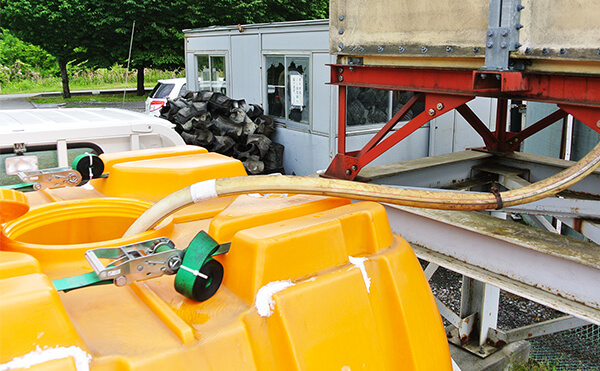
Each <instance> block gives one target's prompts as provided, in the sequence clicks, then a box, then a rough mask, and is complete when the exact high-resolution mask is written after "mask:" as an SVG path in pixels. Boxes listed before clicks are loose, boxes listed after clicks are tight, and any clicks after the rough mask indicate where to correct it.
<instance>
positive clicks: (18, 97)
mask: <svg viewBox="0 0 600 371" xmlns="http://www.w3.org/2000/svg"><path fill="white" fill-rule="evenodd" d="M31 96H33V94H9V95H0V110H7V109H27V108H34V107H33V104H31V103H29V101H28V100H27V98H29V97H31Z"/></svg>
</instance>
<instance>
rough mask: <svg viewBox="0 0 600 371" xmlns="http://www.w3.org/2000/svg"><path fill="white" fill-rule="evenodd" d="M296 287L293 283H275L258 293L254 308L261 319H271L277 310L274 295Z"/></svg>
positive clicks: (270, 283)
mask: <svg viewBox="0 0 600 371" xmlns="http://www.w3.org/2000/svg"><path fill="white" fill-rule="evenodd" d="M291 286H294V284H293V283H292V281H290V280H286V281H273V282H269V283H267V284H266V285H264V286H263V287H261V288H260V289H259V290H258V292H257V293H256V299H255V301H254V306H255V307H256V311H257V312H258V314H259V315H260V316H261V317H269V316H270V315H271V314H273V310H275V300H273V295H275V294H276V293H278V292H279V291H282V290H285V289H287V288H288V287H291Z"/></svg>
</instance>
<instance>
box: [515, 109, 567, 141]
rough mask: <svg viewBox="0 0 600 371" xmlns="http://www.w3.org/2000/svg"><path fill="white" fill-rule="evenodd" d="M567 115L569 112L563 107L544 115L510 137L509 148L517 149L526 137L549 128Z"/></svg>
mask: <svg viewBox="0 0 600 371" xmlns="http://www.w3.org/2000/svg"><path fill="white" fill-rule="evenodd" d="M566 116H567V113H566V112H565V111H564V110H562V109H560V110H558V111H556V112H553V113H551V114H549V115H548V116H546V117H544V118H543V119H541V120H540V121H538V122H536V123H535V124H533V125H531V126H529V127H528V128H526V129H524V130H521V131H520V132H519V133H518V134H516V135H514V136H513V137H512V138H511V139H509V141H508V149H509V150H511V151H514V150H516V149H517V148H519V145H521V143H522V142H523V140H525V138H528V137H530V136H532V135H533V134H535V133H537V132H539V131H541V130H543V129H545V128H547V127H548V126H550V125H552V124H554V123H555V122H556V121H558V120H561V119H563V118H565V117H566Z"/></svg>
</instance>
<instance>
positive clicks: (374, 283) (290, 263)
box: [0, 148, 452, 370]
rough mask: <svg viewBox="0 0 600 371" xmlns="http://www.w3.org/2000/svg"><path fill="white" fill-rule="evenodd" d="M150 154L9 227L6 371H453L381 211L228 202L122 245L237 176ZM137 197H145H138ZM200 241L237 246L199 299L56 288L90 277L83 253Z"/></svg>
mask: <svg viewBox="0 0 600 371" xmlns="http://www.w3.org/2000/svg"><path fill="white" fill-rule="evenodd" d="M190 151H191V152H192V153H189V152H190ZM145 156H146V155H145V154H144V153H137V154H136V153H126V154H125V153H124V154H123V157H122V158H119V156H118V155H112V156H111V161H112V162H111V164H112V165H111V171H110V172H109V176H108V177H107V178H103V179H96V180H94V181H92V182H91V185H92V187H93V188H92V187H89V186H88V187H86V188H83V189H82V188H81V187H80V188H77V189H67V188H64V189H57V190H45V191H44V192H32V193H28V194H27V199H28V201H29V205H30V206H31V210H29V211H28V212H26V213H25V214H24V215H22V216H18V214H19V213H16V214H15V215H13V216H12V217H11V218H10V219H12V220H11V221H8V220H4V221H3V224H2V231H1V235H0V238H1V240H0V242H1V245H0V344H2V346H1V347H0V367H2V366H3V365H10V364H11V362H12V364H13V365H15V364H16V365H20V366H21V367H24V365H27V366H30V367H31V368H30V369H33V370H65V369H66V370H68V369H71V370H76V369H80V368H81V366H82V365H83V366H88V365H89V367H90V369H92V370H160V369H176V370H187V369H189V370H191V369H215V370H221V369H241V370H288V369H295V370H329V369H337V370H356V369H367V370H396V369H406V370H450V369H451V368H452V366H451V361H450V353H449V349H448V343H447V339H446V335H445V332H444V329H443V324H442V321H441V318H440V315H439V313H438V311H437V306H436V304H435V300H434V298H433V295H432V294H431V291H430V289H429V285H428V283H427V280H426V278H425V276H424V273H423V271H422V269H421V266H420V264H419V263H418V260H417V259H416V257H415V255H414V253H413V251H412V249H411V248H410V245H409V244H408V243H407V242H406V241H404V240H403V239H402V238H400V237H398V236H395V235H393V234H392V233H391V230H390V227H389V222H388V220H387V215H386V212H385V209H384V208H383V207H382V206H381V205H380V204H378V203H374V202H359V203H354V204H351V203H350V202H349V200H346V199H339V198H331V197H321V196H308V195H284V196H275V197H272V196H271V197H270V196H269V195H262V196H248V195H243V196H237V197H226V198H223V199H218V200H212V201H209V202H206V203H200V204H196V205H194V206H190V207H188V208H185V209H182V210H180V211H178V212H177V213H175V214H173V215H172V216H171V217H169V218H167V219H165V220H164V221H163V222H162V223H160V224H159V225H158V226H156V227H155V228H154V229H152V230H151V231H148V232H144V233H142V234H140V235H137V236H133V237H131V238H129V239H122V238H121V236H122V234H123V233H124V231H125V230H127V228H128V227H129V225H130V224H131V223H133V221H134V220H135V219H136V218H137V217H138V216H139V215H140V214H141V213H142V212H143V211H144V210H146V209H147V208H148V207H149V206H150V205H151V204H152V202H154V201H156V200H157V199H160V198H162V197H164V196H165V195H166V194H168V193H170V192H171V191H172V188H173V183H176V186H177V187H185V186H187V185H189V184H192V183H195V182H197V181H200V180H204V179H210V178H217V177H226V176H238V175H245V172H243V167H241V163H239V161H238V163H237V164H236V161H237V160H231V159H229V158H226V157H225V156H222V158H221V157H220V155H217V156H215V154H212V153H206V152H203V151H195V150H194V149H193V148H186V149H185V150H181V149H179V150H177V152H176V153H173V154H172V156H171V154H169V152H168V151H164V152H163V151H161V154H160V155H156V154H154V153H149V154H147V157H145ZM119 166H121V169H123V170H122V171H121V172H119V171H118V168H119ZM169 169H170V170H169ZM173 169H177V170H176V171H172V170H173ZM240 169H241V170H240ZM115 170H117V171H115ZM131 174H138V175H139V176H140V177H141V178H143V182H144V185H143V186H142V185H136V184H135V182H134V178H132V177H131ZM113 175H114V176H113ZM176 178H178V179H177V180H176ZM111 182H113V183H111ZM186 183H187V184H186ZM132 187H133V188H134V189H135V187H138V188H143V189H142V192H140V194H141V195H142V196H141V197H139V198H138V197H135V192H133V191H132V189H131V188H132ZM105 190H109V192H108V193H110V194H106V193H104V191H105ZM23 202H24V201H23ZM20 213H22V211H21V212H20ZM7 219H8V218H7ZM200 230H204V231H207V232H208V233H209V235H211V236H212V237H213V238H214V239H215V240H216V241H218V242H219V243H229V242H230V243H231V247H230V250H229V252H228V253H227V254H224V255H219V256H217V257H216V258H215V259H217V260H218V261H219V262H221V264H222V265H223V267H224V278H223V283H222V285H221V287H220V288H219V290H218V291H217V293H216V294H215V295H214V296H213V297H211V298H210V299H208V300H206V301H204V302H194V301H192V300H190V299H187V298H185V297H183V296H182V295H180V294H179V293H177V292H176V291H175V290H174V276H170V275H165V276H161V277H159V278H155V279H149V280H145V281H138V282H134V283H132V284H131V285H128V286H126V287H117V286H115V285H112V284H111V285H100V286H91V287H87V288H81V289H77V290H73V291H69V292H66V293H64V292H57V291H56V290H55V289H54V286H53V284H52V282H51V281H50V280H51V279H58V278H63V277H68V276H74V275H77V274H81V273H84V272H86V271H91V268H90V266H89V264H88V263H87V262H86V260H85V258H84V256H83V252H85V251H86V250H88V249H90V248H95V247H100V246H102V247H114V246H121V245H126V244H127V243H130V242H135V241H142V240H146V239H150V238H156V237H168V238H169V239H171V240H172V241H173V242H174V244H175V246H176V248H179V249H184V248H185V247H187V246H188V244H189V243H190V241H191V240H192V239H193V238H194V236H195V235H196V234H197V233H198V232H199V231H200ZM40 360H42V361H40ZM15 362H16V363H15ZM78 367H79V368H78Z"/></svg>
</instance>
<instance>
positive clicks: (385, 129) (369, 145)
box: [340, 93, 425, 157]
mask: <svg viewBox="0 0 600 371" xmlns="http://www.w3.org/2000/svg"><path fill="white" fill-rule="evenodd" d="M423 99H425V94H422V93H421V94H415V95H414V96H413V97H412V98H410V100H409V101H408V102H406V104H405V105H404V106H402V108H400V110H399V111H398V112H396V114H395V115H394V117H392V118H391V119H390V121H388V123H387V124H385V126H384V127H382V128H381V129H379V131H378V132H377V134H375V136H374V137H373V138H371V140H370V141H369V143H367V144H366V145H365V146H364V147H363V149H361V150H360V152H359V153H358V156H359V157H360V156H363V155H364V154H366V153H367V152H369V151H370V150H371V149H373V147H374V146H375V145H377V144H378V143H379V142H380V141H381V139H383V138H384V137H385V136H386V135H388V133H389V132H390V131H392V129H393V128H394V126H396V124H398V122H400V119H402V117H404V115H406V113H407V112H408V111H409V110H410V109H411V108H413V106H414V105H415V103H417V102H419V101H422V100H423ZM340 152H341V151H340Z"/></svg>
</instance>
